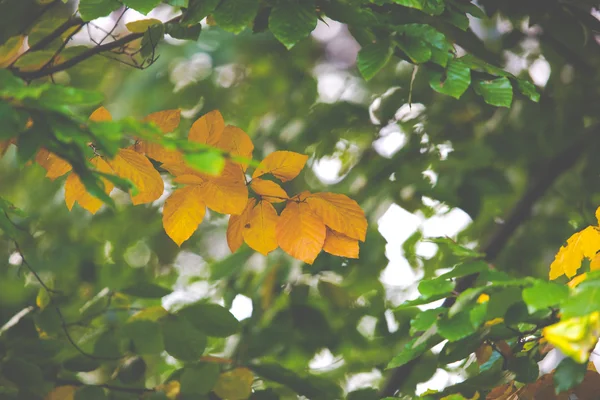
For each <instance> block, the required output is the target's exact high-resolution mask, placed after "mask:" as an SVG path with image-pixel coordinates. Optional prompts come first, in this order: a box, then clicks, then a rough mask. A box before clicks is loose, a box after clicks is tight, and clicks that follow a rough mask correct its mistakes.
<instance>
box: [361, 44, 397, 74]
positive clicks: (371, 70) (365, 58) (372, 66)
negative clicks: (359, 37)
mask: <svg viewBox="0 0 600 400" xmlns="http://www.w3.org/2000/svg"><path fill="white" fill-rule="evenodd" d="M392 54H393V49H392V46H391V45H390V42H389V40H378V41H377V42H375V43H371V44H368V45H367V46H364V47H363V48H361V49H360V51H359V52H358V57H357V59H356V65H357V66H358V70H359V71H360V73H361V75H362V76H363V78H365V79H366V80H367V81H368V80H370V79H371V78H373V77H374V76H375V75H376V74H377V73H378V72H379V71H380V70H381V69H382V68H383V67H385V65H386V64H387V63H388V62H389V61H390V59H391V58H392Z"/></svg>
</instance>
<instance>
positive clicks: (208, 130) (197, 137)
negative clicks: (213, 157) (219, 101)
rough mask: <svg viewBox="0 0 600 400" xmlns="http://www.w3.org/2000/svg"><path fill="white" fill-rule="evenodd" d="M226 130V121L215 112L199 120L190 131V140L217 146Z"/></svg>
mask: <svg viewBox="0 0 600 400" xmlns="http://www.w3.org/2000/svg"><path fill="white" fill-rule="evenodd" d="M223 129H225V121H224V120H223V116H222V115H221V113H220V112H219V111H218V110H213V111H211V112H209V113H206V114H204V115H203V116H202V117H200V118H198V119H197V120H196V121H195V122H194V123H193V124H192V127H191V129H190V133H189V134H188V140H189V141H192V142H196V143H202V144H207V145H209V146H216V145H217V144H218V143H219V140H220V139H221V135H222V134H223Z"/></svg>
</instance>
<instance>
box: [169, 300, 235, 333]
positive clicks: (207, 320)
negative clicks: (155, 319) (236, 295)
mask: <svg viewBox="0 0 600 400" xmlns="http://www.w3.org/2000/svg"><path fill="white" fill-rule="evenodd" d="M177 314H178V315H180V316H182V317H183V318H185V319H187V320H188V321H189V322H190V323H191V324H192V325H194V326H195V327H196V329H198V330H200V331H202V332H204V333H206V334H207V335H208V336H215V337H227V336H231V335H233V334H235V333H237V332H238V331H239V329H240V322H239V321H238V320H237V319H235V317H234V316H233V315H232V314H231V313H230V312H229V311H228V310H227V309H226V308H223V307H221V306H220V305H218V304H210V303H195V304H192V305H189V306H186V307H184V308H182V309H181V310H179V311H178V312H177Z"/></svg>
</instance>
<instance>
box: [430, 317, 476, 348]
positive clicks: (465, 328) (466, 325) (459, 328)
mask: <svg viewBox="0 0 600 400" xmlns="http://www.w3.org/2000/svg"><path fill="white" fill-rule="evenodd" d="M437 328H438V332H439V334H440V335H441V336H442V337H444V338H446V339H448V340H449V341H451V342H454V341H457V340H459V339H462V338H464V337H467V336H469V335H471V334H472V333H473V332H475V330H476V329H477V328H476V327H474V326H473V323H472V322H471V315H470V313H469V312H461V313H459V314H457V315H455V316H454V317H452V318H448V317H442V318H440V319H439V320H438V321H437Z"/></svg>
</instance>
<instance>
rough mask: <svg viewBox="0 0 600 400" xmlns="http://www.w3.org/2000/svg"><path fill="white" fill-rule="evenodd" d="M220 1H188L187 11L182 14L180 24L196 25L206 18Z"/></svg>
mask: <svg viewBox="0 0 600 400" xmlns="http://www.w3.org/2000/svg"><path fill="white" fill-rule="evenodd" d="M219 1H220V0H190V2H189V6H188V8H187V10H185V12H184V13H183V17H182V18H181V22H184V23H188V24H190V23H198V22H200V21H202V20H203V19H204V18H206V17H207V16H208V15H209V14H210V13H212V12H213V11H214V9H215V8H216V7H217V5H218V4H219Z"/></svg>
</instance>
